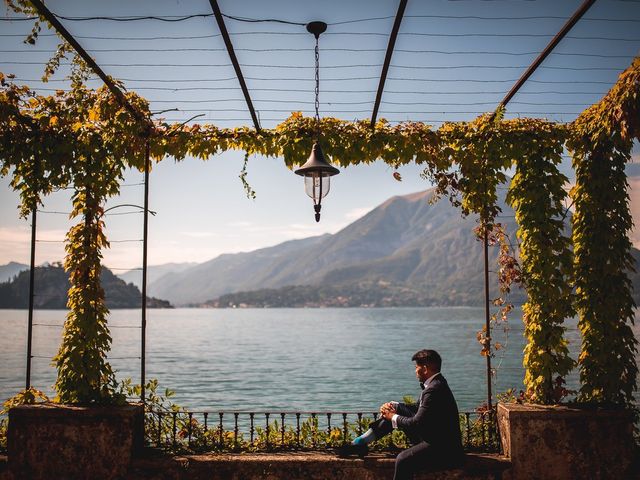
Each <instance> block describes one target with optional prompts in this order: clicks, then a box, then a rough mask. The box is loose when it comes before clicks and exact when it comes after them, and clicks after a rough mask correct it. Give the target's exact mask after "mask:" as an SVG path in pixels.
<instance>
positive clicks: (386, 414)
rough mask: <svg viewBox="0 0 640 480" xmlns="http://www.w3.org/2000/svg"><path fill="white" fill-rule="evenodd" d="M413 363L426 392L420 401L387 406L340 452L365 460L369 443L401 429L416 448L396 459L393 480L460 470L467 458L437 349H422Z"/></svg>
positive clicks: (453, 401) (458, 421)
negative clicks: (395, 429)
mask: <svg viewBox="0 0 640 480" xmlns="http://www.w3.org/2000/svg"><path fill="white" fill-rule="evenodd" d="M411 360H412V361H414V362H415V364H416V365H415V369H416V377H418V380H419V381H420V387H421V388H422V389H423V390H422V393H421V395H420V402H419V403H418V404H416V405H406V404H404V403H399V402H388V403H385V404H384V405H382V406H381V407H380V414H381V417H380V418H379V419H378V420H376V421H375V422H372V423H371V425H370V428H369V430H367V431H366V432H365V433H364V434H362V435H360V436H359V437H358V438H356V439H355V440H354V441H353V443H352V444H351V445H345V446H344V447H342V448H340V449H339V450H338V454H339V455H340V456H349V455H358V456H361V457H362V456H364V455H366V454H367V453H368V447H367V445H368V444H369V443H371V442H373V441H374V440H377V439H380V438H382V437H383V436H385V435H387V434H389V433H391V431H392V430H393V429H394V428H398V429H400V430H402V431H403V432H405V434H406V435H407V437H408V438H409V441H410V442H411V443H412V444H413V446H412V447H410V448H408V449H407V450H405V451H403V452H401V453H400V454H399V455H398V457H397V458H396V466H395V475H394V477H393V478H394V480H406V479H411V478H412V477H413V474H414V473H415V472H418V471H420V470H425V469H429V470H435V469H438V470H439V469H445V468H453V467H457V466H460V465H461V464H462V461H463V458H464V453H463V450H462V437H461V435H460V419H459V416H458V406H457V405H456V401H455V399H454V397H453V394H452V393H451V389H450V388H449V385H448V384H447V381H446V380H445V378H444V377H443V376H442V374H441V373H440V368H441V366H442V359H441V358H440V355H438V352H436V351H435V350H420V351H419V352H416V353H415V354H414V355H413V357H411Z"/></svg>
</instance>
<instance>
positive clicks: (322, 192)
mask: <svg viewBox="0 0 640 480" xmlns="http://www.w3.org/2000/svg"><path fill="white" fill-rule="evenodd" d="M326 29H327V24H326V23H324V22H311V23H309V24H307V31H308V32H309V33H313V35H314V36H315V37H316V117H315V118H316V131H315V141H314V143H313V148H312V150H311V155H309V159H308V160H307V162H306V163H305V164H304V165H302V167H300V168H298V169H297V170H296V171H295V173H296V174H297V175H301V176H303V177H304V189H305V191H306V192H307V195H309V197H311V198H312V199H313V208H314V210H315V212H316V222H319V221H320V209H321V208H322V207H321V201H322V199H323V198H324V197H326V196H327V194H328V193H329V190H330V187H331V177H332V176H334V175H337V174H338V173H340V170H338V169H337V168H335V167H333V166H331V165H330V164H329V163H328V162H327V161H326V160H325V158H324V154H323V153H322V149H321V148H320V143H319V140H320V113H319V108H320V100H319V94H320V52H319V49H318V39H319V38H320V34H321V33H322V32H324V31H325V30H326Z"/></svg>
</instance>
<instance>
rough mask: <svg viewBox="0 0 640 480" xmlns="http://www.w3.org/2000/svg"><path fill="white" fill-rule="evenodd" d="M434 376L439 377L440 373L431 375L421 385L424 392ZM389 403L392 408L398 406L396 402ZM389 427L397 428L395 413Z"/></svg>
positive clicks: (396, 415)
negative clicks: (391, 404)
mask: <svg viewBox="0 0 640 480" xmlns="http://www.w3.org/2000/svg"><path fill="white" fill-rule="evenodd" d="M436 375H440V372H438V373H435V374H433V375H431V376H430V377H429V378H427V379H426V380H425V381H424V383H423V384H422V385H424V388H425V390H426V388H427V387H428V386H429V384H430V383H431V380H433V378H434V377H435V376H436ZM391 403H393V404H394V406H395V407H396V408H397V406H398V402H391ZM391 426H392V427H393V428H398V414H397V413H396V414H394V415H393V417H391Z"/></svg>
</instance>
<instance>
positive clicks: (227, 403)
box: [0, 308, 638, 410]
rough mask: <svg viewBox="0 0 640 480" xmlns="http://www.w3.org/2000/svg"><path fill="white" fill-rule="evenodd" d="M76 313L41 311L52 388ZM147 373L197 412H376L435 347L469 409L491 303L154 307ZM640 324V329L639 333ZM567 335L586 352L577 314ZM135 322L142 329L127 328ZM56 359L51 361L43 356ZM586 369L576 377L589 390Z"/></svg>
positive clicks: (6, 314)
mask: <svg viewBox="0 0 640 480" xmlns="http://www.w3.org/2000/svg"><path fill="white" fill-rule="evenodd" d="M65 314H66V312H64V311H36V312H35V314H34V317H35V318H34V322H35V323H36V324H39V325H36V326H35V327H34V339H33V341H34V344H33V354H34V355H35V356H36V358H34V359H33V366H32V371H33V374H32V378H33V381H32V383H33V385H34V386H36V387H37V388H40V389H43V390H45V391H47V392H49V393H50V392H51V390H50V386H51V385H52V384H53V382H54V380H55V369H54V368H53V367H52V366H51V365H50V358H51V356H52V355H53V354H54V353H55V352H56V349H57V346H58V344H59V341H60V333H61V327H60V325H61V324H62V322H63V321H64V316H65ZM520 314H521V312H520V311H519V310H516V311H515V312H513V313H512V314H511V316H510V321H509V329H508V331H507V333H506V334H505V332H503V331H502V330H501V329H497V330H496V331H495V332H494V335H493V336H494V340H495V341H498V342H500V343H501V344H503V345H505V346H506V348H504V349H503V350H500V351H499V352H498V353H497V356H496V358H494V359H493V365H494V366H495V367H496V369H497V373H496V375H495V377H494V379H493V389H494V392H501V391H504V390H506V389H507V388H509V387H515V388H517V389H520V388H521V387H522V377H523V370H522V349H523V347H524V339H523V337H522V330H523V328H522V322H521V321H520ZM147 316H148V329H147V349H148V350H147V378H157V379H159V381H160V384H161V386H163V387H170V388H172V389H175V390H176V391H177V394H176V401H177V402H178V403H180V404H181V405H184V406H186V407H189V408H191V409H213V410H217V409H225V410H230V409H243V410H244V409H256V410H260V409H287V410H310V409H327V410H330V409H333V410H342V409H344V410H346V409H348V410H359V409H364V410H370V409H372V408H373V409H375V408H376V407H377V406H378V405H380V404H381V403H382V402H384V401H388V400H391V399H401V397H402V396H403V395H413V396H414V397H417V396H418V394H419V387H418V383H417V381H416V379H415V377H414V370H413V367H412V363H411V355H412V354H413V353H414V352H415V351H417V350H419V349H421V348H434V349H436V350H438V351H439V352H440V354H441V355H442V357H443V360H444V363H443V374H444V375H445V376H446V377H447V379H448V381H449V383H450V384H451V387H452V389H453V391H454V394H455V395H456V398H457V400H458V404H459V407H460V408H461V409H463V410H468V409H473V408H474V407H476V406H477V405H479V404H480V403H482V402H483V401H484V400H485V399H486V392H487V386H486V374H485V372H486V363H485V359H484V358H483V357H481V356H480V354H479V352H480V346H479V344H478V342H477V341H476V332H477V331H478V330H480V329H481V328H482V325H483V324H484V320H483V318H484V310H483V309H482V308H395V309H246V310H206V309H176V310H149V311H148V315H147ZM26 322H27V312H26V311H22V310H4V311H2V323H3V335H2V337H1V338H0V398H7V397H8V396H10V395H12V394H14V393H15V392H17V391H18V390H19V389H21V388H22V387H23V384H24V371H25V352H26V340H25V338H26ZM637 323H638V322H636V326H635V327H634V328H635V332H636V336H638V325H637ZM139 324H140V311H138V310H114V311H113V312H112V313H111V317H110V320H109V325H110V326H112V327H113V328H112V336H113V349H112V352H111V363H112V365H113V367H114V368H115V369H116V370H117V372H118V377H119V378H125V377H132V378H133V379H134V380H136V379H139V378H140V360H139V358H138V357H139V356H140V330H139V328H137V327H138V326H139ZM567 326H568V329H569V330H568V333H567V337H568V339H569V342H570V345H569V346H570V349H571V352H572V356H573V358H576V357H577V351H578V350H579V346H580V345H579V341H580V340H579V334H578V331H577V330H576V327H575V321H571V322H569V323H568V325H567ZM122 327H134V328H122ZM40 357H44V358H40ZM577 382H578V380H577V373H574V374H573V375H571V377H570V378H569V379H568V383H569V387H573V388H575V387H576V386H577Z"/></svg>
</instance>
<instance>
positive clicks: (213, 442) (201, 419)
mask: <svg viewBox="0 0 640 480" xmlns="http://www.w3.org/2000/svg"><path fill="white" fill-rule="evenodd" d="M378 416H379V413H378V412H345V411H339V412H328V411H316V412H304V411H298V412H296V411H277V412H264V411H255V412H251V411H213V412H210V411H185V410H180V411H177V410H176V411H158V410H152V411H149V412H147V417H146V421H145V424H146V425H145V436H146V443H147V445H148V446H151V447H156V448H160V449H163V450H167V451H173V452H194V453H195V452H199V453H204V452H241V451H250V452H260V451H309V450H320V451H321V450H332V449H334V448H336V447H339V446H341V445H344V444H346V443H350V442H351V440H353V439H354V438H355V437H356V436H358V435H361V434H362V433H363V432H364V431H366V430H367V428H368V427H369V423H370V422H371V421H373V420H375V419H377V418H378ZM460 431H461V434H462V441H463V446H464V449H465V451H467V452H472V451H475V452H493V453H496V452H499V451H500V442H499V435H497V428H496V422H495V413H494V412H491V411H488V412H462V413H461V414H460ZM409 446H410V443H409V441H408V440H407V438H406V436H405V435H404V433H402V432H400V431H397V430H394V431H393V432H392V433H391V434H390V435H387V436H386V437H384V438H383V439H380V440H377V441H376V442H374V443H373V444H371V445H370V448H371V449H372V450H373V451H398V450H400V449H404V448H407V447H409Z"/></svg>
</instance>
